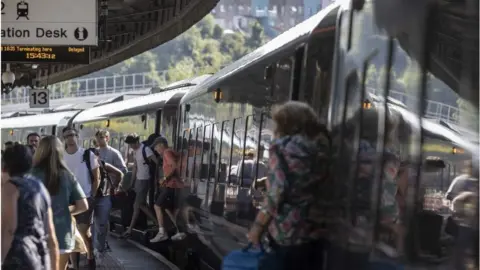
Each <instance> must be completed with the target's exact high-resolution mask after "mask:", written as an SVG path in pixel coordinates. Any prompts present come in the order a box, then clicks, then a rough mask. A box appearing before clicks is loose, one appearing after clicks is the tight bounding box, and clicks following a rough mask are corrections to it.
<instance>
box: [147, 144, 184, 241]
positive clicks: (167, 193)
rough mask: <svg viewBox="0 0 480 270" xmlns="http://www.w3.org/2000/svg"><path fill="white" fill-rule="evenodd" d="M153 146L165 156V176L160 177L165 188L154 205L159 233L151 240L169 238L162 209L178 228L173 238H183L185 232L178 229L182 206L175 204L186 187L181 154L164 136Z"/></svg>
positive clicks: (160, 181) (159, 193)
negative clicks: (181, 168)
mask: <svg viewBox="0 0 480 270" xmlns="http://www.w3.org/2000/svg"><path fill="white" fill-rule="evenodd" d="M151 148H153V149H155V151H156V152H157V153H158V154H159V155H160V156H162V158H163V166H162V169H163V174H164V177H163V178H162V179H159V183H160V185H161V186H162V187H163V188H162V189H161V190H160V191H159V192H158V194H157V196H156V200H155V205H154V209H155V213H156V214H157V220H158V233H157V235H156V236H155V237H154V238H152V239H151V240H150V242H151V243H156V242H160V241H163V240H166V239H167V238H168V236H167V234H166V233H165V229H164V228H163V224H164V223H163V213H162V209H163V210H165V212H166V213H167V215H168V216H169V217H170V219H171V220H172V223H173V225H174V226H175V227H176V228H177V233H176V234H175V235H173V236H172V240H181V239H183V238H184V237H185V234H184V233H181V232H179V231H178V227H177V222H176V220H177V216H178V213H179V212H180V207H179V205H178V204H177V205H175V203H176V202H180V201H179V194H180V192H181V191H182V189H183V187H184V184H183V181H182V180H181V178H180V169H179V165H180V164H179V162H180V155H179V154H178V153H177V152H175V151H174V150H173V149H171V148H170V147H168V141H167V139H165V138H163V137H158V138H156V139H155V140H154V142H153V143H152V145H151ZM180 199H181V198H180ZM172 211H173V213H172Z"/></svg>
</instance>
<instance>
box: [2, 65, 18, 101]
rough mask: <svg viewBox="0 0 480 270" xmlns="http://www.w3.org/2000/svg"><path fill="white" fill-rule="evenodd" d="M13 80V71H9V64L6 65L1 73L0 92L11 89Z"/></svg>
mask: <svg viewBox="0 0 480 270" xmlns="http://www.w3.org/2000/svg"><path fill="white" fill-rule="evenodd" d="M14 82H15V73H13V72H12V71H10V64H7V65H6V70H5V71H4V72H3V73H2V84H3V86H4V88H2V93H5V94H8V93H10V92H11V91H12V90H13V83H14Z"/></svg>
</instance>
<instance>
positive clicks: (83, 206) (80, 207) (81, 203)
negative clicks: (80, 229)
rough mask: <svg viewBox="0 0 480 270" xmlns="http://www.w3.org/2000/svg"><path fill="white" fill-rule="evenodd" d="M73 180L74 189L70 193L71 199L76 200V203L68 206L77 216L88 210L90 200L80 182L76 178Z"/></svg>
mask: <svg viewBox="0 0 480 270" xmlns="http://www.w3.org/2000/svg"><path fill="white" fill-rule="evenodd" d="M71 181H72V182H71V185H72V189H71V190H72V191H71V193H70V198H69V201H74V202H75V204H74V205H70V206H69V207H68V208H69V210H70V213H71V214H72V215H74V216H75V215H78V214H80V213H83V212H85V211H87V210H88V202H87V198H86V197H85V193H84V192H83V189H82V187H81V186H80V184H79V183H78V182H77V181H76V180H75V179H72V180H71Z"/></svg>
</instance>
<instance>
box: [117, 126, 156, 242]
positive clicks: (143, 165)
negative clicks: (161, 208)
mask: <svg viewBox="0 0 480 270" xmlns="http://www.w3.org/2000/svg"><path fill="white" fill-rule="evenodd" d="M125 143H126V144H128V146H129V147H130V148H131V149H133V151H134V163H133V171H132V186H133V187H134V190H135V194H136V195H135V203H134V206H133V215H132V220H131V222H130V227H129V228H128V229H127V230H126V231H125V233H124V234H123V235H122V236H123V238H128V237H130V236H131V234H132V229H133V228H134V227H135V224H136V223H137V219H138V215H139V214H140V210H141V211H143V212H144V213H145V215H147V217H148V218H150V219H152V220H153V221H155V222H156V220H157V219H156V218H155V216H154V215H153V213H152V212H151V211H150V209H149V208H148V207H147V195H148V189H149V188H150V181H149V180H150V179H151V178H152V177H154V176H153V175H151V173H150V167H149V163H153V164H158V160H157V158H156V157H155V154H154V153H153V151H152V149H150V147H148V146H147V145H144V144H143V143H141V142H140V137H139V136H138V135H137V134H135V133H133V134H130V135H128V136H127V137H126V138H125Z"/></svg>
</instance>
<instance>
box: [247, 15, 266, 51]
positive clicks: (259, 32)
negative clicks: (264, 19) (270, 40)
mask: <svg viewBox="0 0 480 270" xmlns="http://www.w3.org/2000/svg"><path fill="white" fill-rule="evenodd" d="M251 29H252V30H251V34H250V37H248V38H247V39H246V40H245V44H246V45H247V46H248V47H249V49H250V50H255V49H257V48H258V47H260V46H262V45H263V44H265V34H264V32H263V27H262V26H261V25H260V23H259V22H258V21H255V22H254V23H253V24H252V25H251Z"/></svg>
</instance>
